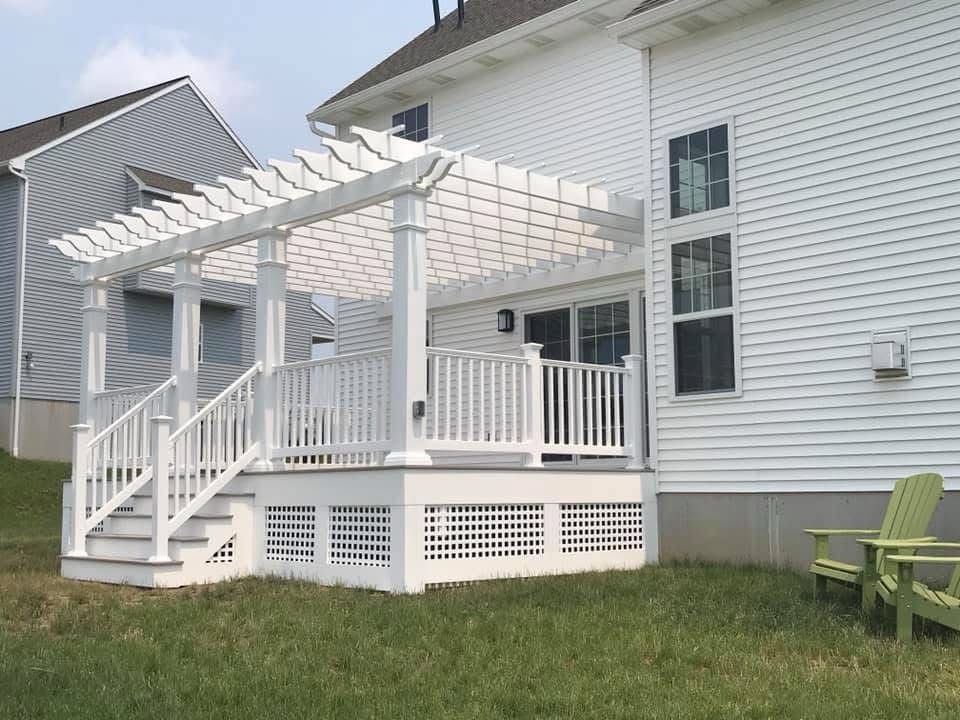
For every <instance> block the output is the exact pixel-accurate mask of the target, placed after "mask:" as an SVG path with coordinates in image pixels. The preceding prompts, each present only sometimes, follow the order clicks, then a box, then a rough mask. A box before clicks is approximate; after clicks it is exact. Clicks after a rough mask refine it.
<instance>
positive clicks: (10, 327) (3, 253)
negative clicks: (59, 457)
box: [0, 175, 22, 398]
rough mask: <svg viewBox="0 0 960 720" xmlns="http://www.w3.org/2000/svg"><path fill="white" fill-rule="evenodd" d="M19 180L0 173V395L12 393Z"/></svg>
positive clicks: (18, 227)
mask: <svg viewBox="0 0 960 720" xmlns="http://www.w3.org/2000/svg"><path fill="white" fill-rule="evenodd" d="M21 184H22V181H21V180H20V178H18V177H16V176H15V175H0V398H3V397H11V396H12V395H13V383H14V378H13V373H14V359H13V356H14V354H15V352H16V351H15V349H14V347H13V341H14V337H15V336H14V326H15V322H14V320H15V319H16V305H17V297H16V292H17V282H16V281H17V268H18V266H19V264H18V256H19V252H18V249H17V240H18V237H19V229H20V193H21V192H22V189H21V187H20V186H21Z"/></svg>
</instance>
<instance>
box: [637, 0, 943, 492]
mask: <svg viewBox="0 0 960 720" xmlns="http://www.w3.org/2000/svg"><path fill="white" fill-rule="evenodd" d="M958 78H960V8H958V6H957V4H956V3H955V2H951V0H925V1H917V2H911V3H905V2H900V1H899V0H887V1H885V2H877V1H876V0H850V1H847V2H832V1H830V2H828V1H827V0H798V1H796V2H792V3H780V4H778V5H776V6H774V7H773V8H770V9H769V10H764V11H760V12H757V13H755V14H753V15H750V16H748V17H746V18H745V19H743V20H741V21H737V22H732V23H727V24H725V25H722V26H718V27H716V28H712V29H709V30H706V31H702V32H700V33H698V34H696V35H694V36H691V37H690V38H688V39H684V40H677V41H674V42H671V43H668V44H665V45H662V46H657V47H655V48H653V50H652V56H651V117H652V128H651V130H652V142H651V158H652V163H653V168H652V179H653V183H654V189H653V202H652V218H653V224H654V237H653V242H654V265H653V272H654V279H655V283H656V286H655V297H654V302H655V313H656V363H657V396H658V418H659V420H658V428H657V432H658V446H659V464H658V468H659V471H660V482H661V488H662V489H663V490H665V491H667V492H672V491H679V492H683V491H708V492H709V491H715V492H723V491H724V490H730V489H733V490H751V489H755V490H757V491H761V492H764V491H769V490H777V491H789V490H798V491H800V490H831V489H836V490H844V489H853V488H863V489H866V488H871V487H872V488H876V489H880V488H887V487H889V483H890V481H892V480H894V479H896V478H899V477H902V476H904V475H907V474H910V473H914V472H918V471H921V470H932V471H937V472H941V473H943V474H944V475H945V476H946V477H947V478H948V484H949V485H951V486H953V487H960V485H958V478H960V413H958V412H957V408H958V406H960V405H958V402H960V383H958V377H960V313H958V311H957V308H958V307H960V242H958V234H957V233H958V229H960V193H958V191H957V188H958V187H960V104H958V103H957V97H958V93H960V79H958ZM725 116H730V117H733V118H735V130H734V131H733V133H732V134H731V137H730V144H731V147H735V150H736V160H735V168H734V171H735V180H736V198H735V200H736V212H737V215H736V220H735V228H736V239H737V254H738V256H739V260H738V271H739V317H740V340H741V351H742V361H741V363H742V397H740V398H735V399H711V400H709V401H703V402H678V401H674V400H672V399H671V385H670V383H671V378H670V372H669V360H668V358H669V346H668V343H669V342H671V336H670V326H669V312H668V308H667V307H666V303H667V302H669V292H668V290H669V285H668V282H669V267H668V261H669V255H668V254H667V253H668V251H667V247H668V245H667V234H666V229H667V224H668V223H667V217H666V216H667V214H668V210H669V206H668V205H667V196H666V192H665V187H664V182H665V181H664V178H665V174H666V169H665V167H664V165H663V153H662V148H663V144H664V143H665V141H666V139H667V138H668V137H669V136H670V133H671V132H672V131H673V130H675V129H676V128H677V127H682V126H684V125H686V126H695V125H697V124H700V123H702V122H703V118H704V117H707V118H713V117H725ZM896 327H901V328H909V329H910V334H911V339H912V346H911V360H912V368H911V369H912V373H913V377H912V379H909V380H894V381H883V382H877V381H875V380H874V377H873V373H872V371H871V369H870V346H869V343H870V337H871V332H872V331H875V330H884V329H889V328H896Z"/></svg>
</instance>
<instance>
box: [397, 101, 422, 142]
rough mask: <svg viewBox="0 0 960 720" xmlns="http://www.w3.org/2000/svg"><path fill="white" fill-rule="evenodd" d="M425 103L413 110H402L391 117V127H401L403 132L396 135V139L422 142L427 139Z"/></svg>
mask: <svg viewBox="0 0 960 720" xmlns="http://www.w3.org/2000/svg"><path fill="white" fill-rule="evenodd" d="M427 110H428V108H427V103H424V104H423V105H418V106H417V107H415V108H410V109H409V110H404V111H403V112H399V113H397V114H396V115H394V116H393V126H394V127H396V126H398V125H403V130H401V131H400V132H398V133H397V136H398V137H402V138H406V139H407V140H414V141H416V142H423V141H424V140H426V139H427V138H428V137H429V134H428V133H429V129H428V126H429V121H428V119H427V116H428V115H429V113H428V112H427Z"/></svg>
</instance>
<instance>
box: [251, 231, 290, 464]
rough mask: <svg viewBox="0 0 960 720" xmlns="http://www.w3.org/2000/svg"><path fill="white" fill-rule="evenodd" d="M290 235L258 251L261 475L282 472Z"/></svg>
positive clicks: (256, 429)
mask: <svg viewBox="0 0 960 720" xmlns="http://www.w3.org/2000/svg"><path fill="white" fill-rule="evenodd" d="M286 253H287V234H286V233H283V232H272V233H269V234H267V235H262V236H261V237H260V238H259V240H258V248H257V337H256V358H257V361H258V362H260V364H261V371H260V375H259V376H258V377H257V387H256V390H255V394H254V400H253V436H254V441H255V442H257V443H259V445H260V457H258V458H257V460H255V461H254V463H253V464H252V465H251V469H252V470H257V471H261V472H265V471H270V470H282V469H283V461H282V460H279V459H274V458H273V449H274V447H275V446H276V439H277V433H276V428H277V422H276V420H277V387H276V370H275V367H276V366H277V365H281V364H283V360H284V353H285V349H284V343H285V337H286V326H287V254H286Z"/></svg>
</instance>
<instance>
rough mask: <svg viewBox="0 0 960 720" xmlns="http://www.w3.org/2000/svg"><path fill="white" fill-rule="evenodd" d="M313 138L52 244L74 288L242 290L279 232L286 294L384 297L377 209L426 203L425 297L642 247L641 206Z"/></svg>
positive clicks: (386, 235)
mask: <svg viewBox="0 0 960 720" xmlns="http://www.w3.org/2000/svg"><path fill="white" fill-rule="evenodd" d="M350 135H351V137H350V139H349V140H347V139H335V138H326V137H324V138H321V143H322V145H323V146H324V150H325V152H311V151H307V150H295V151H294V152H293V158H294V159H293V160H292V161H291V160H271V161H270V162H269V163H268V165H267V167H268V169H266V170H257V169H253V168H246V169H244V170H243V176H242V177H219V178H217V182H216V183H211V184H197V185H195V186H194V193H193V194H187V193H178V194H175V195H174V196H173V201H158V202H155V203H154V204H153V205H152V206H151V207H149V208H136V209H134V210H132V211H131V212H130V213H129V214H118V215H115V216H114V217H113V218H111V219H109V220H103V221H100V222H97V223H96V225H95V227H93V228H86V229H81V230H78V231H77V232H75V233H66V234H64V235H63V236H62V237H60V238H57V239H55V240H51V243H52V244H53V245H55V246H56V247H58V248H59V249H60V251H61V252H62V253H63V254H64V255H66V256H68V257H70V258H72V259H74V260H77V261H79V262H81V263H83V264H84V265H83V267H81V268H80V270H79V271H78V277H79V278H80V279H81V280H83V281H93V280H108V279H112V278H115V277H119V276H121V275H124V274H128V273H131V272H136V271H141V270H147V269H151V268H161V267H163V266H165V265H168V264H170V263H171V262H172V260H173V259H175V258H176V257H180V256H183V255H184V254H190V255H197V256H201V255H202V256H203V257H204V262H203V275H204V276H205V277H210V278H216V279H222V280H227V281H231V282H248V283H253V282H255V277H256V270H255V262H256V259H257V251H256V243H255V242H252V241H254V240H256V238H258V237H260V236H262V235H264V234H265V233H269V232H276V231H280V232H284V233H287V261H288V265H289V273H288V278H287V281H288V284H289V286H290V287H292V288H295V289H300V290H306V291H309V292H318V293H329V294H335V295H339V296H341V297H353V298H375V299H386V298H388V297H389V296H390V294H391V287H392V286H391V276H392V272H393V233H392V232H391V224H392V223H393V208H392V205H391V203H390V198H392V197H394V196H396V195H397V194H399V193H400V192H403V191H406V190H410V189H419V190H421V191H423V192H425V193H429V194H428V197H427V202H426V227H427V229H428V232H427V242H426V246H427V264H426V267H425V276H426V280H427V283H428V286H429V288H430V291H431V292H443V291H444V290H450V289H459V288H463V287H466V286H469V285H474V284H483V283H487V282H491V281H496V280H500V279H507V278H512V277H517V276H522V275H525V274H530V273H542V272H547V271H550V270H553V269H558V268H569V267H572V266H574V265H577V264H580V263H583V262H589V261H594V260H599V259H603V258H607V257H610V256H626V255H628V254H629V253H631V252H633V251H634V250H635V249H636V248H637V247H638V246H640V245H642V241H643V236H642V222H641V217H642V204H641V201H640V200H638V199H636V198H632V197H626V196H622V195H617V194H614V193H609V192H605V191H604V190H602V189H601V188H599V187H597V186H596V185H590V186H588V185H582V184H577V183H573V182H570V181H568V180H564V179H561V178H556V177H548V176H545V175H540V174H537V173H533V172H530V171H527V170H521V169H518V168H513V167H510V166H508V165H505V164H503V163H501V162H497V161H487V160H482V159H479V158H476V157H472V156H469V155H466V154H464V153H462V152H460V153H458V152H450V151H447V150H444V149H442V148H438V147H434V146H432V145H430V144H429V141H428V142H427V143H417V142H412V141H410V140H405V139H403V138H400V137H397V136H395V135H392V134H391V133H390V132H377V131H372V130H367V129H364V128H358V127H353V128H350Z"/></svg>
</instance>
